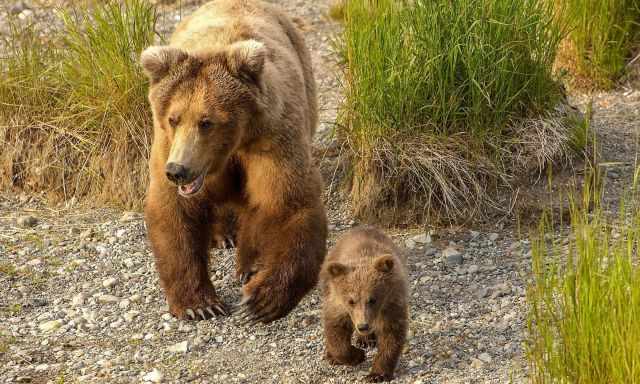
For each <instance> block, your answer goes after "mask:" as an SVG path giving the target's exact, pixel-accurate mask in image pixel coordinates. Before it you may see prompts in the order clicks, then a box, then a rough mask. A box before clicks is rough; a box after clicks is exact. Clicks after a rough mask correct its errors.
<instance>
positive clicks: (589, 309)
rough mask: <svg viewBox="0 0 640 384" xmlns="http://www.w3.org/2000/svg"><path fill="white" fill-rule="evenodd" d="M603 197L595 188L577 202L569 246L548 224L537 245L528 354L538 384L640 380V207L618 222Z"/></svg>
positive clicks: (534, 260) (572, 211) (589, 189)
mask: <svg viewBox="0 0 640 384" xmlns="http://www.w3.org/2000/svg"><path fill="white" fill-rule="evenodd" d="M639 171H640V169H639ZM587 185H591V184H587ZM600 197H601V194H600V192H599V189H597V188H593V187H590V188H585V190H584V199H583V201H582V202H580V204H578V203H577V202H575V201H574V203H573V204H572V207H571V221H572V222H571V228H570V233H569V234H568V242H564V243H563V242H562V239H560V240H558V241H552V240H550V238H549V237H548V236H546V237H545V234H546V233H548V232H549V229H552V226H551V225H550V224H549V223H548V222H543V223H542V224H541V226H540V232H539V234H540V235H539V236H537V239H536V240H535V241H533V242H532V245H533V247H532V251H533V282H532V284H531V286H530V289H529V296H528V299H529V306H530V313H529V322H528V329H529V343H528V348H527V354H528V358H529V361H530V366H531V370H530V375H531V379H532V382H534V383H584V384H590V383H593V384H596V383H598V384H599V383H611V384H613V383H620V384H622V383H626V384H628V383H639V382H640V267H639V265H638V261H639V260H638V256H639V255H638V249H639V246H640V209H639V207H637V206H636V207H633V208H628V209H625V208H624V207H623V208H621V214H620V217H619V219H618V220H612V219H611V218H609V217H608V216H606V215H605V213H604V212H603V211H602V209H601V208H600V207H599V204H598V203H597V202H598V201H599V200H600ZM636 198H637V196H636ZM631 201H634V200H633V199H632V200H631ZM635 201H637V200H635ZM590 205H591V206H594V205H595V208H594V209H593V210H592V211H589V210H588V209H586V208H585V207H588V206H590ZM626 213H630V214H626Z"/></svg>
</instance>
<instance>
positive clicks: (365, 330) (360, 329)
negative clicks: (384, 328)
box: [358, 323, 369, 332]
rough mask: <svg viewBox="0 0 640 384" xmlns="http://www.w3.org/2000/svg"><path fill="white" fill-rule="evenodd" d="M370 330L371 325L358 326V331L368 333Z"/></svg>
mask: <svg viewBox="0 0 640 384" xmlns="http://www.w3.org/2000/svg"><path fill="white" fill-rule="evenodd" d="M368 330H369V324H367V323H362V324H358V331H360V332H367V331H368Z"/></svg>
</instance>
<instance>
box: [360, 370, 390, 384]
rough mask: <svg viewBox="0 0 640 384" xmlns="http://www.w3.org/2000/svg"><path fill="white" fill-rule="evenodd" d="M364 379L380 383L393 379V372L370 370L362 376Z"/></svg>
mask: <svg viewBox="0 0 640 384" xmlns="http://www.w3.org/2000/svg"><path fill="white" fill-rule="evenodd" d="M364 380H365V381H366V382H368V383H382V382H384V381H391V380H393V374H391V373H376V372H371V373H369V374H368V375H367V376H365V377H364Z"/></svg>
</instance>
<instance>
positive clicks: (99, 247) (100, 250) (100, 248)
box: [96, 244, 109, 256]
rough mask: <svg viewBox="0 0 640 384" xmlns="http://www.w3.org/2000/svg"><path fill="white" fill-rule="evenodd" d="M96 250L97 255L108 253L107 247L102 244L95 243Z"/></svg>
mask: <svg viewBox="0 0 640 384" xmlns="http://www.w3.org/2000/svg"><path fill="white" fill-rule="evenodd" d="M96 252H98V256H107V255H109V249H108V248H107V247H105V246H104V245H102V244H98V245H96Z"/></svg>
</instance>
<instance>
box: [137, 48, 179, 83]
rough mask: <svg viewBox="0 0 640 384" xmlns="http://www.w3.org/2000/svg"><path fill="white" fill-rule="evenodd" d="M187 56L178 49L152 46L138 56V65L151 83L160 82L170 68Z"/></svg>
mask: <svg viewBox="0 0 640 384" xmlns="http://www.w3.org/2000/svg"><path fill="white" fill-rule="evenodd" d="M188 56H189V55H188V54H187V53H186V52H185V51H183V50H181V49H178V48H174V47H169V46H152V47H149V48H147V49H145V50H144V51H143V52H142V54H141V55H140V64H141V65H142V68H143V69H144V72H145V74H146V75H147V77H149V79H150V80H151V81H152V82H157V81H160V80H162V78H164V77H165V76H166V75H167V74H168V73H169V71H170V70H171V68H172V67H174V66H175V65H177V64H179V63H180V62H182V61H184V60H186V59H187V57H188Z"/></svg>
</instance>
